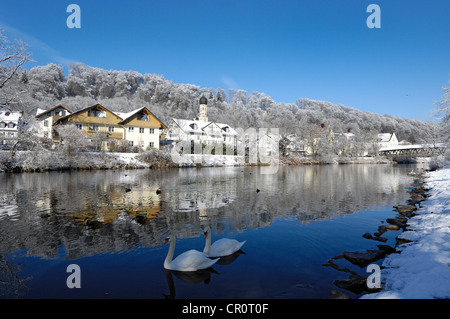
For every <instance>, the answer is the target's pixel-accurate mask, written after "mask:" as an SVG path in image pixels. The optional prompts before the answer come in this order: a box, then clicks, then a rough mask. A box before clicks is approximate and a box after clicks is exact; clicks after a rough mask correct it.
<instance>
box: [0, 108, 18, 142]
mask: <svg viewBox="0 0 450 319" xmlns="http://www.w3.org/2000/svg"><path fill="white" fill-rule="evenodd" d="M21 117H22V112H11V111H7V110H0V145H13V144H14V143H15V142H16V141H17V139H18V137H19V125H20V119H21Z"/></svg>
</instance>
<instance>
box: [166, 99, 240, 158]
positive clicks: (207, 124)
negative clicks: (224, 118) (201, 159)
mask: <svg viewBox="0 0 450 319" xmlns="http://www.w3.org/2000/svg"><path fill="white" fill-rule="evenodd" d="M199 104H200V105H199V116H198V118H196V119H193V120H183V119H172V121H171V122H170V123H169V125H168V127H167V131H166V132H165V135H166V139H167V140H169V141H173V142H174V143H180V142H188V143H190V144H191V145H192V146H194V145H199V144H200V145H202V146H209V145H210V146H211V147H212V146H213V145H222V147H223V150H226V152H227V153H228V154H229V153H230V151H231V152H232V153H233V154H234V151H235V150H236V148H237V143H238V141H237V138H238V134H237V132H236V130H234V129H233V128H232V127H231V126H229V125H228V124H224V123H216V122H214V121H208V116H207V104H208V100H207V99H206V98H205V97H204V96H202V97H201V98H200V103H199Z"/></svg>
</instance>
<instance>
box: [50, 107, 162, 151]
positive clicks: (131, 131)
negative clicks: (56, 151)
mask: <svg viewBox="0 0 450 319" xmlns="http://www.w3.org/2000/svg"><path fill="white" fill-rule="evenodd" d="M68 124H73V125H75V126H76V127H77V128H78V129H80V130H82V131H83V132H84V133H85V135H87V136H89V137H91V140H92V141H94V140H97V141H99V142H100V143H101V149H102V150H108V149H109V143H108V142H110V141H111V140H126V141H128V143H129V145H130V146H132V147H135V146H137V147H140V148H142V149H146V148H159V135H160V132H161V130H163V129H165V128H166V126H165V125H164V124H163V123H162V122H161V121H160V120H159V119H158V118H157V117H156V116H155V115H153V113H151V112H150V111H149V110H148V109H147V108H146V107H142V108H139V109H137V110H134V111H132V112H129V113H115V112H112V111H110V110H108V109H107V108H106V107H104V106H102V105H100V104H95V105H93V106H90V107H88V108H84V109H82V110H79V111H77V112H73V113H71V114H68V115H66V116H64V117H61V118H58V119H57V120H56V121H55V122H54V123H53V127H54V128H56V127H58V126H59V125H68ZM53 139H54V141H55V143H60V139H59V136H58V133H57V132H56V131H55V130H53Z"/></svg>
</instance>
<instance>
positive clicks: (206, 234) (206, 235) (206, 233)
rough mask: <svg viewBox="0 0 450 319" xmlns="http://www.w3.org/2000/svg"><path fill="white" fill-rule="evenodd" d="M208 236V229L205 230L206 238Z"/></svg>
mask: <svg viewBox="0 0 450 319" xmlns="http://www.w3.org/2000/svg"><path fill="white" fill-rule="evenodd" d="M206 237H208V232H207V231H205V239H206Z"/></svg>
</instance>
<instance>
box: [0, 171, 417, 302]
mask: <svg viewBox="0 0 450 319" xmlns="http://www.w3.org/2000/svg"><path fill="white" fill-rule="evenodd" d="M410 170H411V167H410V166H406V165H325V166H282V167H280V168H279V170H278V172H277V173H276V174H261V173H260V168H259V167H214V168H199V169H198V168H183V169H158V170H146V169H145V170H105V171H74V172H45V173H20V174H2V175H0V190H1V191H0V240H1V241H0V280H1V281H2V283H3V284H2V285H1V286H0V298H4V299H6V298H151V299H160V298H180V299H184V298H213V299H214V298H238V299H239V298H288V299H293V298H326V297H327V296H328V295H329V293H330V291H331V290H333V289H337V287H336V286H335V285H334V284H333V281H334V280H336V279H347V278H348V273H345V272H342V271H338V270H336V269H333V268H331V267H326V266H324V264H325V263H327V261H328V260H329V259H330V258H331V257H333V256H337V255H340V254H341V253H342V252H343V251H346V250H347V251H352V250H365V249H371V248H375V249H376V245H377V244H380V242H378V241H374V240H369V239H365V238H363V237H362V234H364V233H367V232H369V233H373V232H375V231H376V230H377V227H378V225H380V223H381V222H382V221H384V220H385V219H386V218H389V217H393V216H394V215H395V213H394V212H393V211H392V206H393V205H396V204H399V203H403V202H405V201H406V200H407V198H408V192H407V190H408V187H409V185H410V183H411V181H412V179H411V177H409V176H408V175H407V172H408V171H410ZM206 226H210V227H211V229H212V240H213V241H214V240H217V239H219V238H223V237H227V238H234V239H237V240H239V241H243V240H246V241H247V242H246V243H245V245H244V246H243V247H242V249H241V251H240V252H239V253H237V254H235V255H233V256H231V257H229V258H225V259H222V260H220V261H219V262H218V263H216V264H215V265H214V266H213V267H212V268H210V269H208V270H205V271H199V272H195V273H182V272H181V273H180V272H171V271H165V270H164V268H163V262H164V259H165V257H166V255H167V252H168V249H169V245H168V244H167V245H163V242H164V239H165V238H166V237H167V236H169V235H174V236H176V238H177V243H176V248H175V256H176V255H178V254H179V253H181V252H183V251H186V250H189V249H197V250H200V251H202V250H203V247H204V244H205V239H204V236H203V232H204V229H205V227H206ZM398 234H399V232H397V231H389V232H387V233H385V234H384V235H383V236H384V237H386V238H388V241H387V242H386V243H384V244H388V245H391V246H393V245H395V237H396V236H397V235H398ZM339 263H340V265H341V266H342V267H348V268H350V269H351V270H353V271H355V272H358V273H361V274H364V275H365V276H367V275H368V274H367V273H366V272H365V269H361V268H359V267H357V266H354V265H352V264H350V263H348V262H346V261H345V260H340V261H339ZM71 264H76V265H78V266H79V270H80V272H79V273H80V274H81V277H79V278H78V279H79V282H80V283H81V288H68V286H67V279H68V277H69V276H70V275H71V273H70V272H68V271H67V267H68V266H69V265H71ZM346 293H347V294H348V295H350V296H351V297H352V298H353V297H358V295H355V294H353V293H351V292H346Z"/></svg>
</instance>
